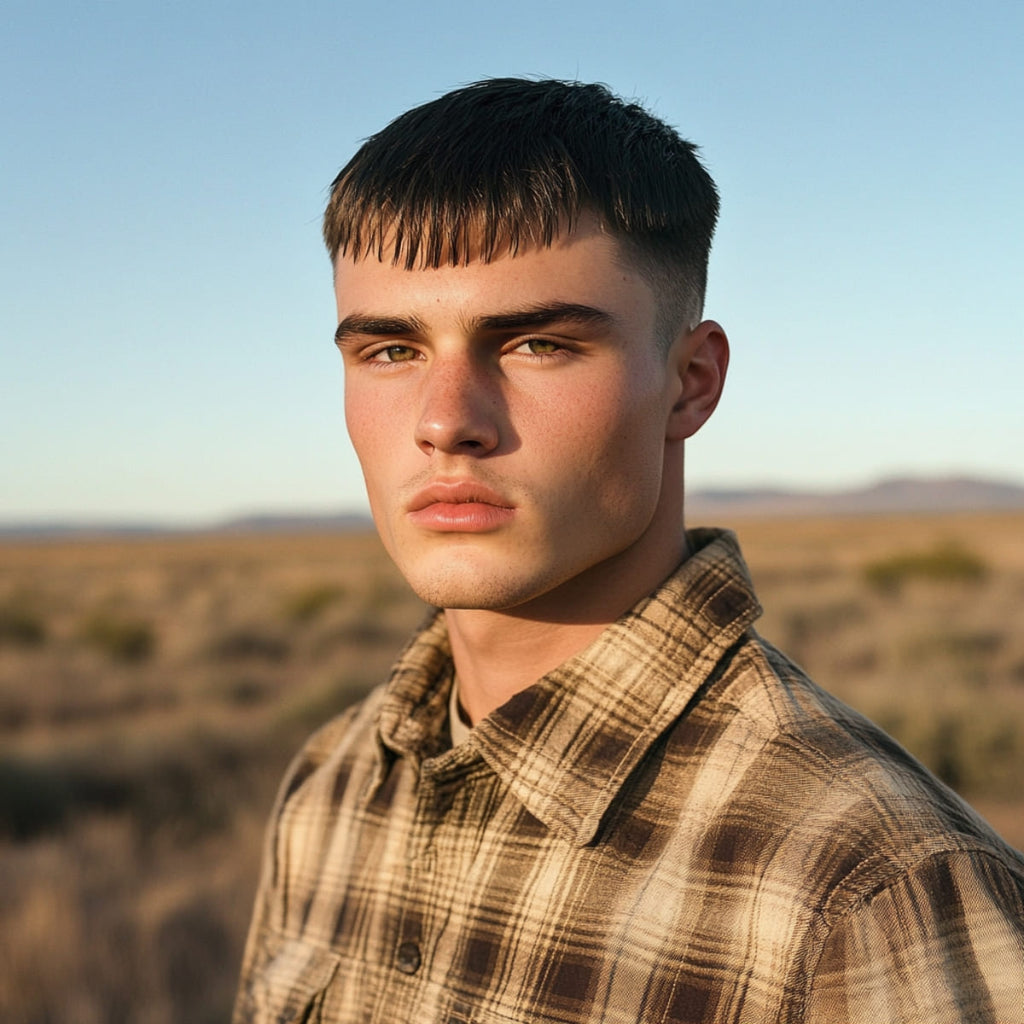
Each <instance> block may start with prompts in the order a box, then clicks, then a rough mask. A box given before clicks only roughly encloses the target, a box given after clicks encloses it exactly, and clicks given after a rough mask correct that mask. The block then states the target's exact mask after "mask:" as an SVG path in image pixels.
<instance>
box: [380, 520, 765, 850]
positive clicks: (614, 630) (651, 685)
mask: <svg viewBox="0 0 1024 1024" xmlns="http://www.w3.org/2000/svg"><path fill="white" fill-rule="evenodd" d="M687 539H688V541H689V545H690V550H691V552H693V553H692V554H691V555H690V557H689V558H687V559H686V561H684V562H683V563H682V565H681V566H680V567H679V568H678V569H677V570H676V572H675V573H674V574H673V575H672V576H670V577H669V578H668V579H667V580H666V581H665V582H664V583H663V584H662V585H661V587H660V588H659V589H658V590H657V591H656V592H655V593H654V594H652V595H651V596H650V597H647V598H644V599H643V600H642V601H640V602H639V603H638V604H636V605H635V606H634V607H633V608H632V609H631V610H630V611H628V612H627V613H626V614H625V615H623V616H622V618H620V619H619V620H618V621H616V622H614V623H613V624H612V625H610V626H609V627H608V628H607V629H606V630H605V631H604V632H603V633H602V634H601V635H600V636H599V637H597V639H596V640H594V641H593V642H592V643H591V644H590V645H589V646H587V647H586V648H584V650H582V651H580V652H579V653H578V654H576V655H574V656H573V657H572V658H570V659H569V660H568V661H566V662H564V663H563V664H562V665H560V666H558V668H556V669H554V670H552V671H551V672H549V673H547V675H545V676H543V677H542V678H541V679H540V680H538V681H537V682H536V683H535V684H534V685H533V686H531V687H529V688H527V689H526V690H523V691H522V692H521V693H518V694H516V696H514V697H513V698H512V699H511V700H509V701H508V702H507V703H505V704H503V705H502V706H501V707H500V708H498V709H497V710H496V711H494V712H493V713H492V714H491V715H489V716H488V717H487V718H485V719H484V720H483V721H482V722H480V723H479V724H478V725H477V726H476V728H475V729H473V731H472V734H471V737H470V740H469V742H470V743H471V744H472V745H473V746H474V747H475V749H476V750H477V751H478V752H479V754H480V756H481V757H483V758H484V760H485V761H487V762H488V764H489V765H490V766H491V768H492V769H493V770H494V771H495V773H496V774H498V775H499V776H500V777H501V778H502V780H503V781H504V782H505V783H506V785H508V787H509V789H510V790H511V791H512V793H513V794H514V795H515V796H516V797H517V798H518V799H519V800H521V801H522V803H523V805H524V806H525V807H526V809H527V810H528V811H530V813H531V814H533V815H534V817H536V818H538V819H539V820H540V821H542V822H543V823H544V824H545V825H547V826H548V828H550V829H552V831H554V832H556V833H557V834H559V835H561V836H562V837H563V838H565V839H566V840H568V841H570V842H573V843H576V844H578V845H581V846H582V845H585V844H586V843H588V842H590V841H591V840H592V839H593V837H594V834H595V833H596V831H597V828H598V826H599V824H600V822H601V818H602V817H603V815H604V814H605V812H606V811H607V809H608V805H609V804H610V803H611V801H612V799H613V798H614V797H615V794H616V793H617V792H618V791H619V789H620V787H621V786H622V784H623V782H624V781H625V779H626V778H627V777H628V776H629V774H630V772H632V771H633V769H634V768H635V767H636V766H637V764H638V762H639V761H640V760H641V758H642V757H643V756H644V754H645V753H646V752H647V750H648V749H649V748H650V746H651V744H652V743H653V742H654V741H655V740H656V739H657V737H658V736H660V735H661V733H662V732H664V730H665V729H666V728H668V726H669V725H670V724H671V723H672V722H673V721H674V720H675V719H677V718H678V717H679V716H680V715H681V714H682V713H683V711H684V710H685V709H686V707H687V705H688V704H689V703H690V701H691V700H692V698H693V697H694V695H695V694H696V692H697V691H698V690H699V689H700V687H701V686H702V684H703V683H704V682H705V681H706V680H707V679H708V677H709V676H710V675H711V673H712V671H713V670H714V668H715V666H716V665H717V664H718V662H719V661H720V660H721V658H722V656H723V655H724V654H725V653H726V651H728V649H729V648H730V647H732V645H733V644H734V643H735V642H736V641H737V640H738V639H739V638H740V636H741V635H742V634H743V632H744V631H745V630H746V629H747V627H748V626H749V625H750V624H751V623H752V622H753V621H754V620H755V619H756V618H757V617H758V615H759V614H760V612H761V608H760V606H759V604H758V603H757V599H756V598H755V597H754V592H753V586H752V584H751V582H750V577H749V574H748V572H747V568H746V565H745V564H744V562H743V557H742V555H741V554H740V550H739V546H738V544H737V542H736V538H735V536H734V535H733V534H732V533H731V532H729V531H724V530H691V531H689V532H688V534H687ZM450 659H451V655H450V649H449V646H448V638H447V632H446V630H445V628H444V616H443V615H441V614H436V615H435V617H434V618H433V620H432V621H430V622H429V623H428V624H427V626H426V628H425V629H424V630H423V631H421V632H420V633H419V634H417V636H416V637H415V638H414V639H413V641H412V643H411V644H410V645H409V647H408V648H406V651H405V652H404V653H403V655H402V656H401V658H400V659H399V661H398V663H397V664H396V667H395V670H394V672H393V674H392V677H391V680H390V682H389V684H388V693H387V695H386V697H385V700H384V703H383V706H382V709H381V717H380V738H381V742H382V744H383V746H384V747H385V748H387V749H389V750H390V751H392V752H393V753H395V754H398V755H400V756H407V757H410V758H411V759H412V760H414V761H415V762H417V764H418V763H419V762H421V761H422V760H423V759H424V758H425V757H431V756H435V755H437V754H439V753H441V752H442V751H443V750H444V749H445V747H446V746H447V743H448V737H447V728H446V719H447V710H448V707H447V704H448V701H447V698H448V693H449V688H450V682H451V668H450V666H451V660H450Z"/></svg>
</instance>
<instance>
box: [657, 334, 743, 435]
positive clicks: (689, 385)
mask: <svg viewBox="0 0 1024 1024" xmlns="http://www.w3.org/2000/svg"><path fill="white" fill-rule="evenodd" d="M728 367H729V339H728V338H727V337H726V336H725V331H723V330H722V328H721V326H720V325H719V324H717V323H715V321H714V320H704V321H702V322H701V323H699V324H697V326H696V327H694V328H692V329H691V330H687V331H683V332H681V333H680V336H679V337H678V338H677V339H676V340H675V342H674V343H673V345H672V348H671V349H670V350H669V369H670V372H672V373H673V374H674V375H675V376H674V377H673V384H674V388H675V400H674V403H673V405H672V408H671V410H670V411H669V416H668V422H667V424H666V428H665V437H666V439H667V440H669V441H683V440H685V439H686V438H688V437H692V436H693V435H694V434H696V433H697V431H698V430H700V428H701V427H702V426H704V424H705V422H707V419H708V417H709V416H710V415H711V414H712V413H713V412H714V411H715V406H716V405H718V400H719V398H721V397H722V387H723V385H724V384H725V371H726V370H727V369H728Z"/></svg>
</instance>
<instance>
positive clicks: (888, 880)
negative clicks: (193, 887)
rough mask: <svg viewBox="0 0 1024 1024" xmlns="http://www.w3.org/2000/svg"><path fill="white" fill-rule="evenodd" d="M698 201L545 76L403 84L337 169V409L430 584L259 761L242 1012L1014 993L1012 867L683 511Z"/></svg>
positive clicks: (650, 150)
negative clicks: (268, 757) (420, 94)
mask: <svg viewBox="0 0 1024 1024" xmlns="http://www.w3.org/2000/svg"><path fill="white" fill-rule="evenodd" d="M717 207H718V201H717V195H716V192H715V187H714V184H713V182H712V181H711V179H710V177H709V176H708V174H707V172H706V171H705V170H704V168H703V167H702V166H701V165H700V163H699V162H698V160H697V158H696V156H695V152H694V148H693V147H692V146H691V145H690V144H688V143H686V142H684V141H682V140H681V139H680V138H679V137H678V136H677V135H676V134H675V132H674V131H672V130H671V129H670V128H668V127H667V126H665V125H664V124H662V123H661V122H659V121H657V120H656V119H654V118H653V117H651V116H650V115H649V114H647V113H646V112H645V111H643V110H642V109H640V108H639V107H636V106H633V105H626V104H624V103H622V102H620V101H619V100H617V99H615V98H614V97H612V96H611V95H610V94H609V93H608V92H607V91H606V90H604V89H603V88H602V87H599V86H591V85H579V84H567V83H561V82H533V81H518V80H500V81H490V82H483V83H480V84H477V85H474V86H470V87H468V88H465V89H462V90H459V91H457V92H454V93H452V94H450V95H448V96H445V97H443V98H442V99H440V100H437V101H436V102H433V103H429V104H427V105H425V106H423V107H420V108H418V109H416V110H413V111H410V112H408V113H407V114H405V115H403V116H402V117H400V118H398V120H396V121H395V122H393V123H392V124H391V125H390V126H389V127H388V128H386V129H385V130H384V131H383V132H381V133H380V134H379V135H377V136H374V137H373V138H371V139H370V140H369V141H368V142H367V143H366V144H365V145H364V146H363V147H362V148H361V149H360V151H359V152H358V153H357V154H356V156H355V158H354V159H353V160H352V161H351V162H350V163H349V164H348V166H347V167H346V168H345V169H344V170H343V171H342V172H341V174H340V175H339V176H338V178H337V179H336V181H335V182H334V186H333V189H332V194H331V199H330V203H329V206H328V209H327V214H326V219H325V237H326V240H327V244H328V248H329V250H330V254H331V258H332V260H333V263H334V270H335V285H336V291H337V299H338V320H339V326H338V330H337V342H338V346H339V348H340V350H341V353H342V356H343V358H344V364H345V403H346V416H347V422H348V428H349V432H350V434H351V437H352V441H353V444H354V446H355V449H356V451H357V453H358V455H359V458H360V462H361V464H362V468H363V472H364V474H365V478H366V485H367V489H368V492H369V496H370V502H371V506H372V509H373V515H374V519H375V521H376V524H377V527H378V530H379V531H380V534H381V537H382V538H383V540H384V543H385V545H386V546H387V549H388V551H389V552H390V554H391V555H392V557H393V558H394V559H395V561H396V563H397V564H398V566H399V567H400V569H401V570H402V572H403V573H404V575H405V576H406V578H407V579H408V580H409V583H410V584H411V585H412V587H413V588H414V589H415V590H416V592H417V593H418V594H420V595H421V596H422V597H423V598H424V599H425V600H427V601H428V602H430V603H431V604H434V605H437V606H438V608H439V609H442V610H439V611H438V612H437V614H436V615H435V616H434V617H433V618H432V619H431V621H430V622H428V624H427V625H426V626H425V627H424V629H423V630H422V631H421V632H420V633H418V634H417V635H416V636H415V637H414V638H413V640H412V641H411V643H410V645H409V646H408V647H407V648H406V650H405V652H404V653H403V654H402V655H401V657H400V658H399V660H398V662H397V664H396V666H395V668H394V670H393V673H392V675H391V678H390V679H389V680H388V681H387V682H386V683H385V684H384V685H383V686H382V687H381V688H379V689H378V690H377V691H375V692H374V693H373V694H372V695H371V696H370V697H369V698H368V699H367V700H366V701H365V702H363V703H362V704H361V705H359V706H358V707H355V708H352V709H350V710H349V711H347V712H345V713H344V714H342V715H341V716H340V717H339V718H337V719H335V720H334V721H332V722H330V723H329V724H327V725H326V726H324V728H323V729H321V730H320V731H319V732H318V733H317V734H316V735H315V736H314V737H313V738H312V739H311V740H310V741H309V743H308V744H307V746H306V748H305V749H304V750H303V752H302V753H301V754H300V755H299V757H298V758H297V759H296V761H295V762H294V763H293V765H292V767H291V769H290V770H289V773H288V776H287V778H286V780H285V782H284V785H283V787H282V790H281V794H280V797H279V799H278V803H277V806H276V809H275V811H274V818H273V822H272V826H271V829H270V833H269V835H268V841H267V849H266V859H265V864H264V872H263V878H262V882H261V886H260V891H259V896H258V899H257V906H256V914H255V918H254V921H253V925H252V930H251V933H250V938H249V943H248V947H247V950H246V955H245V963H244V966H243V974H242V984H241V990H240V993H239V999H238V1003H237V1007H236V1016H235V1019H236V1021H237V1022H239V1024H241V1022H243V1021H259V1022H269V1021H299V1020H301V1021H314V1020H315V1021H325V1022H335V1021H338V1022H341V1021H360V1022H370V1021H373V1022H385V1021H386V1022H392V1021H393V1022H409V1021H415V1022H420V1021H423V1022H442V1021H443V1022H498V1021H505V1022H511V1021H517V1022H530V1024H536V1022H542V1021H551V1022H553V1021H559V1022H577V1021H579V1022H582V1021H588V1022H590V1021H593V1022H597V1021H601V1022H606V1024H626V1022H630V1024H635V1022H637V1021H658V1022H674V1021H714V1022H717V1024H724V1022H729V1021H736V1022H739V1021H865V1022H871V1024H879V1022H885V1021H890V1022H891V1021H919V1022H920V1021H929V1022H937V1021H954V1020H955V1021H961V1020H971V1021H999V1022H1001V1024H1005V1022H1007V1021H1024V861H1022V859H1021V858H1020V856H1019V855H1018V854H1016V853H1015V852H1014V851H1012V850H1011V849H1009V848H1008V847H1007V846H1005V845H1004V844H1003V843H1002V842H1001V841H1000V840H999V838H998V837H997V836H996V835H994V834H993V833H992V832H991V831H990V830H989V828H988V827H987V826H986V825H985V824H984V823H983V822H982V821H981V820H980V819H978V818H977V817H976V816H975V815H974V814H973V812H971V811H970V810H969V809H968V808H967V807H966V806H965V805H964V804H963V803H961V802H960V801H959V800H958V799H957V797H955V796H954V795H953V794H952V793H951V792H949V791H948V790H947V789H945V788H944V787H943V786H942V785H941V784H940V783H939V782H937V781H936V780H935V779H934V778H932V777H931V776H930V775H929V774H928V773H927V772H926V771H925V770H924V769H923V768H922V767H921V766H920V765H919V764H917V763H916V762H915V761H914V760H913V759H912V758H911V757H910V756H909V755H907V754H906V753H904V752H903V751H902V750H900V749H899V748H898V747H897V746H896V745H895V744H894V743H893V742H892V740H890V739H889V738H888V737H887V736H885V735H884V734H883V733H881V732H880V731H878V730H877V729H875V728H874V727H873V726H871V725H870V724H869V723H868V722H866V721H865V720H864V719H862V718H861V717H859V716H858V715H857V714H855V713H854V712H852V711H850V710H849V709H848V708H846V707H844V706H842V705H841V704H839V703H838V702H837V701H835V700H834V699H832V698H831V697H830V696H828V695H827V694H825V693H823V692H822V691H821V690H819V689H818V688H816V687H815V686H814V684H813V683H811V682H810V681H809V680H808V679H807V678H806V677H805V676H804V675H803V674H802V673H801V672H800V670H799V669H798V668H797V667H796V666H794V665H793V664H792V663H791V662H789V661H787V660H786V658H785V657H784V656H783V655H781V654H780V653H779V652H778V651H776V650H775V649H774V648H772V647H771V646H770V645H768V644H766V643H765V642H764V641H763V640H761V638H760V637H759V636H758V635H757V634H756V633H755V632H754V630H753V626H752V624H753V622H754V620H755V618H756V617H757V615H758V612H759V608H758V604H757V601H756V599H755V597H754V594H753V592H752V589H751V585H750V581H749V579H748V577H747V573H746V569H745V567H744V564H743V561H742V559H741V556H740V554H739V550H738V548H737V546H736V542H735V539H734V538H733V537H732V536H731V535H730V534H728V533H725V532H721V531H708V530H699V531H690V532H686V531H685V530H684V529H683V447H684V442H685V440H686V439H687V438H688V437H690V436H691V435H692V434H694V433H695V432H696V431H697V430H698V429H699V428H700V427H701V425H702V424H703V423H704V422H705V420H706V419H707V418H708V417H709V416H710V415H711V413H712V411H713V410H714V408H715V405H716V403H717V401H718V398H719V395H720V393H721V389H722V384H723V381H724V378H725V372H726V365H727V362H728V345H727V341H726V338H725V334H724V333H723V331H722V328H721V327H719V325H718V324H716V323H714V322H713V321H709V320H703V319H702V310H701V306H702V298H703V292H704V282H705V274H706V266H707V256H708V250H709V247H710V243H711V235H712V232H713V229H714V224H715V220H716V215H717Z"/></svg>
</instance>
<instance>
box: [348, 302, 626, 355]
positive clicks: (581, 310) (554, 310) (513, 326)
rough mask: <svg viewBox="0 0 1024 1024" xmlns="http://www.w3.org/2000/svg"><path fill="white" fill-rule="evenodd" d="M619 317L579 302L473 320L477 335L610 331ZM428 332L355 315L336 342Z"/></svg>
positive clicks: (408, 320)
mask: <svg viewBox="0 0 1024 1024" xmlns="http://www.w3.org/2000/svg"><path fill="white" fill-rule="evenodd" d="M614 322H615V317H614V316H612V314H611V313H609V312H608V311H607V310H604V309H598V308H597V307H596V306H587V305H583V304H581V303H578V302H545V303H540V304H538V305H534V306H526V307H524V308H523V309H512V310H509V311H508V312H505V313H488V314H486V315H485V316H481V317H476V318H474V319H472V320H471V321H470V323H469V326H470V328H471V330H472V331H473V333H480V332H488V331H522V330H531V329H535V328H538V327H545V326H548V325H550V324H558V323H576V324H586V325H590V326H594V327H610V326H611V325H612V324H613V323H614ZM425 332H426V325H425V324H424V323H423V321H422V320H420V319H419V318H418V317H396V316H374V315H372V314H368V313H352V314H351V315H350V316H347V317H345V319H344V320H342V321H341V323H340V324H338V329H337V330H336V331H335V332H334V342H335V344H337V345H342V344H344V343H345V342H346V341H348V340H350V339H352V338H354V337H355V336H357V335H361V336H362V337H381V338H383V337H408V336H409V335H410V334H422V333H425Z"/></svg>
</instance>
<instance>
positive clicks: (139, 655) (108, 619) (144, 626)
mask: <svg viewBox="0 0 1024 1024" xmlns="http://www.w3.org/2000/svg"><path fill="white" fill-rule="evenodd" d="M81 635H82V639H83V640H84V641H85V642H86V643H87V644H89V645H90V646H92V647H95V648H97V649H98V650H100V651H102V652H103V653H104V654H106V655H108V656H109V657H111V658H113V659H114V660H115V661H126V662H138V661H145V660H146V659H147V658H149V657H150V656H151V655H152V654H153V651H154V650H155V649H156V635H155V634H154V632H153V628H152V626H150V625H149V623H147V622H143V621H142V620H140V619H131V618H121V617H119V616H117V615H113V614H111V613H109V612H97V613H96V614H95V615H93V616H91V617H90V618H89V619H88V620H86V622H85V624H84V625H83V626H82V631H81Z"/></svg>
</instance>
